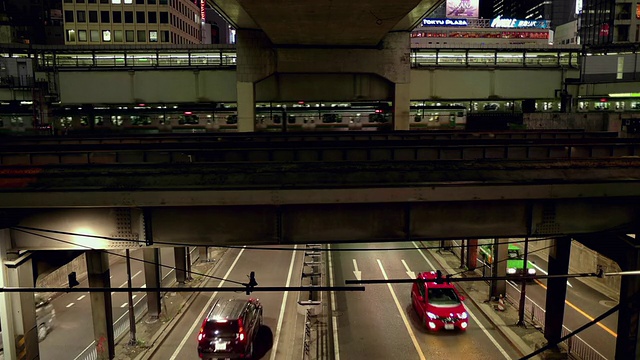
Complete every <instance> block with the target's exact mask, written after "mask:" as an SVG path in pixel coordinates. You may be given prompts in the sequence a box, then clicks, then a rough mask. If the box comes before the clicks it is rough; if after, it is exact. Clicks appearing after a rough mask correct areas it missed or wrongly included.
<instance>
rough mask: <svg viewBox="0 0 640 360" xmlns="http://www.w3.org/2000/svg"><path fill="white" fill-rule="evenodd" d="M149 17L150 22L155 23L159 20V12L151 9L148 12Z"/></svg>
mask: <svg viewBox="0 0 640 360" xmlns="http://www.w3.org/2000/svg"><path fill="white" fill-rule="evenodd" d="M147 16H148V19H149V24H155V23H157V22H158V13H157V12H155V11H149V13H148V14H147Z"/></svg>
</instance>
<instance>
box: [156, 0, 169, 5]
mask: <svg viewBox="0 0 640 360" xmlns="http://www.w3.org/2000/svg"><path fill="white" fill-rule="evenodd" d="M167 3H168V1H167V0H160V1H159V2H158V4H160V5H167Z"/></svg>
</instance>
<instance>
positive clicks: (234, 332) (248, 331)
mask: <svg viewBox="0 0 640 360" xmlns="http://www.w3.org/2000/svg"><path fill="white" fill-rule="evenodd" d="M261 325H262V305H261V304H260V302H259V301H258V300H256V299H249V300H245V299H228V300H217V301H216V302H215V304H214V305H213V307H212V308H211V310H210V311H209V313H208V314H207V316H206V318H205V319H204V321H203V322H202V327H200V332H199V333H198V355H199V356H200V358H201V359H250V358H251V357H253V351H254V341H255V339H256V335H257V334H258V330H259V329H260V326H261Z"/></svg>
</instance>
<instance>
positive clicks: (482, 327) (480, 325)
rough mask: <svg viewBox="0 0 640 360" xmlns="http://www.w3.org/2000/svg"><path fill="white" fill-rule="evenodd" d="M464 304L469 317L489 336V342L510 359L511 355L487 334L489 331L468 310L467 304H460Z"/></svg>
mask: <svg viewBox="0 0 640 360" xmlns="http://www.w3.org/2000/svg"><path fill="white" fill-rule="evenodd" d="M462 305H464V308H465V309H466V310H467V313H468V314H469V316H471V318H472V319H473V321H475V323H476V324H478V327H480V329H481V330H482V332H483V333H484V334H485V335H487V337H488V338H489V340H491V342H492V343H493V345H494V346H495V347H496V348H497V349H498V350H499V351H500V353H501V354H502V356H504V358H505V359H507V360H511V357H510V356H509V354H507V352H506V351H505V350H504V349H503V348H502V346H500V344H498V341H496V339H494V338H493V336H491V334H489V331H488V330H487V329H486V328H485V327H484V325H482V323H481V322H480V320H478V318H477V317H476V316H475V315H474V314H473V313H472V312H471V310H469V308H468V307H467V305H465V304H464V303H463V304H462Z"/></svg>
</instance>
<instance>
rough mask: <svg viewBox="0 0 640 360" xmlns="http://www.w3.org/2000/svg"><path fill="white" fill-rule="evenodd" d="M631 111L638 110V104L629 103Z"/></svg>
mask: <svg viewBox="0 0 640 360" xmlns="http://www.w3.org/2000/svg"><path fill="white" fill-rule="evenodd" d="M631 109H633V110H640V102H635V101H634V102H632V103H631Z"/></svg>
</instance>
